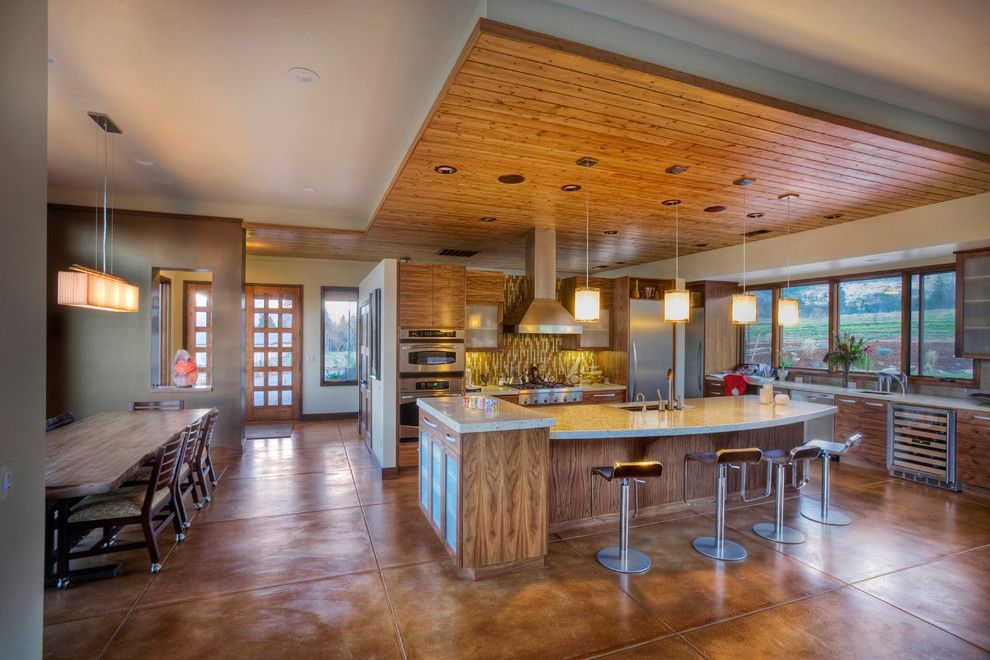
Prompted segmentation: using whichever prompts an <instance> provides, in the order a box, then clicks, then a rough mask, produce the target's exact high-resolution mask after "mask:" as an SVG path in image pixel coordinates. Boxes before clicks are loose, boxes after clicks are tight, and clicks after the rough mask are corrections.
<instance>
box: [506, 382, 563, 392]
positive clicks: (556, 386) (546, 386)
mask: <svg viewBox="0 0 990 660" xmlns="http://www.w3.org/2000/svg"><path fill="white" fill-rule="evenodd" d="M509 387H512V388H515V389H517V390H519V391H520V392H528V391H530V390H540V391H542V390H569V389H571V387H572V386H571V385H568V384H567V383H557V382H545V383H523V384H521V385H509Z"/></svg>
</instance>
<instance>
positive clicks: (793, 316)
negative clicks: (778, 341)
mask: <svg viewBox="0 0 990 660" xmlns="http://www.w3.org/2000/svg"><path fill="white" fill-rule="evenodd" d="M800 314H801V312H800V306H799V305H798V301H797V300H794V299H793V298H780V299H779V300H778V301H777V325H779V326H781V327H782V328H790V327H793V326H795V325H797V324H798V323H799V321H800Z"/></svg>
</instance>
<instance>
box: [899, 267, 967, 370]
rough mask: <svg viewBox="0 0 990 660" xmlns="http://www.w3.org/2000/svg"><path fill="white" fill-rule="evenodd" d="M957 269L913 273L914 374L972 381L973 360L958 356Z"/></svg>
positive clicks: (910, 365) (910, 364) (911, 359)
mask: <svg viewBox="0 0 990 660" xmlns="http://www.w3.org/2000/svg"><path fill="white" fill-rule="evenodd" d="M955 349H956V274H955V271H942V272H935V273H915V274H913V275H911V343H910V351H909V355H908V368H907V372H908V374H909V375H911V376H924V377H929V378H954V379H962V380H971V379H972V378H973V361H972V360H971V359H967V358H957V357H956V356H955Z"/></svg>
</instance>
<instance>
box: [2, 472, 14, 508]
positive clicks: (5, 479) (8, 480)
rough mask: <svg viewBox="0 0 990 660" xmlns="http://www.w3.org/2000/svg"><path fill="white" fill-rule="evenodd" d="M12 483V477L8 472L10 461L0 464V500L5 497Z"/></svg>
mask: <svg viewBox="0 0 990 660" xmlns="http://www.w3.org/2000/svg"><path fill="white" fill-rule="evenodd" d="M13 485H14V480H13V477H12V476H11V474H10V463H4V464H3V465H0V500H5V499H7V494H8V493H10V489H11V487H13Z"/></svg>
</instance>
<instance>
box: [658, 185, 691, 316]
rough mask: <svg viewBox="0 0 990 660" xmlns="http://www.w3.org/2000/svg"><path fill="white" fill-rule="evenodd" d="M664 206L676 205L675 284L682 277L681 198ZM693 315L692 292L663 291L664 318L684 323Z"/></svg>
mask: <svg viewBox="0 0 990 660" xmlns="http://www.w3.org/2000/svg"><path fill="white" fill-rule="evenodd" d="M661 203H662V204H663V205H664V206H673V207H674V286H675V287H676V286H677V281H678V280H679V279H680V277H681V272H680V260H681V254H680V240H681V235H680V229H681V226H680V208H681V200H679V199H676V198H675V199H665V200H664V201H663V202H661ZM690 315H691V293H690V292H689V291H688V290H687V289H669V290H667V291H664V293H663V320H664V321H667V322H670V323H683V322H685V321H687V320H688V319H689V318H690Z"/></svg>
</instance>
